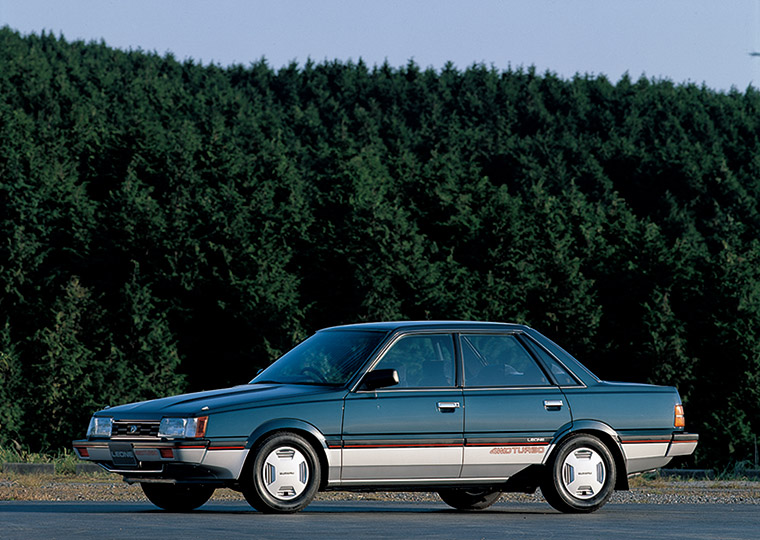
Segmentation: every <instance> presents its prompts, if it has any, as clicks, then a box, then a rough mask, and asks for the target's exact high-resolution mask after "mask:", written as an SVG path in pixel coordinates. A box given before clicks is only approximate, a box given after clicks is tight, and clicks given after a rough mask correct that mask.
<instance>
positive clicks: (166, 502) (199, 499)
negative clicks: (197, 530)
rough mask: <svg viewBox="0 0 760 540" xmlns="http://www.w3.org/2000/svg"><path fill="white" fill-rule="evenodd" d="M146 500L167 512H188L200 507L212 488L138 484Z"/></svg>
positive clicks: (208, 497) (206, 499) (209, 495)
mask: <svg viewBox="0 0 760 540" xmlns="http://www.w3.org/2000/svg"><path fill="white" fill-rule="evenodd" d="M140 487H142V490H143V493H145V496H146V497H148V500H149V501H150V502H152V503H153V504H155V505H156V506H158V507H159V508H163V509H164V510H168V511H169V512H189V511H190V510H195V509H196V508H198V507H199V506H202V505H203V504H205V503H206V501H208V500H209V499H210V498H211V495H213V494H214V488H213V487H209V486H201V485H197V484H147V483H144V484H140Z"/></svg>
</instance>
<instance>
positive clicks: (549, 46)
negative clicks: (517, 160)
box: [0, 0, 760, 91]
mask: <svg viewBox="0 0 760 540" xmlns="http://www.w3.org/2000/svg"><path fill="white" fill-rule="evenodd" d="M5 25H7V26H9V27H11V28H13V29H15V30H18V31H20V32H22V33H23V34H29V33H40V32H41V31H43V30H46V31H52V32H54V33H55V34H63V36H64V37H65V38H66V39H68V40H70V41H71V40H76V39H83V40H86V41H91V40H97V41H99V40H101V39H103V40H105V42H106V43H107V44H108V45H110V46H113V47H118V48H121V49H143V50H146V51H156V52H158V53H159V54H164V53H167V52H172V53H173V54H174V55H175V57H177V58H178V59H180V60H181V59H185V58H193V59H195V60H196V61H201V62H203V63H210V62H213V63H217V64H221V65H229V64H232V63H240V64H243V65H248V64H250V63H251V62H254V61H257V60H259V59H261V58H262V57H263V58H266V60H267V61H268V63H269V65H271V66H273V67H275V68H279V67H281V66H283V65H285V64H288V63H289V62H291V61H297V62H298V63H299V64H303V63H304V62H305V61H306V60H307V59H308V58H311V59H313V60H315V61H322V60H325V59H327V60H334V59H338V60H342V61H345V60H349V59H351V60H354V61H356V60H358V59H359V58H362V59H364V61H365V62H366V63H368V64H369V65H375V64H382V63H383V62H384V61H385V60H387V61H388V62H389V63H390V64H391V65H392V66H395V67H398V66H402V65H405V64H406V63H407V62H408V61H409V60H411V59H413V60H414V61H415V62H416V63H417V64H418V65H420V66H422V67H428V66H432V67H434V68H440V67H442V66H443V65H444V64H445V63H446V62H447V61H452V62H454V64H455V65H456V66H457V67H459V68H466V67H468V66H470V65H472V64H473V63H484V64H486V65H489V66H490V65H493V66H495V67H496V68H497V69H500V70H501V69H506V68H507V67H508V66H510V65H511V66H512V67H513V68H515V67H518V66H526V67H527V66H530V65H535V66H536V68H537V69H538V70H539V71H541V72H543V71H546V70H550V71H553V72H555V73H557V74H559V75H560V76H562V77H566V78H567V77H572V76H573V75H574V74H575V73H577V72H580V73H590V74H601V73H603V74H605V75H607V76H608V77H609V78H610V79H611V80H612V81H613V82H614V81H617V80H618V79H620V76H621V75H622V74H623V73H625V72H628V73H629V74H630V75H631V76H632V77H633V78H638V77H639V76H640V75H642V74H644V75H645V76H647V77H656V78H668V79H671V80H673V81H675V82H686V81H688V82H695V83H697V84H702V83H703V82H704V83H705V84H707V85H708V86H710V87H712V88H716V89H720V90H728V89H729V88H731V86H735V87H737V88H738V89H739V90H742V91H743V90H744V89H745V88H746V87H747V86H748V85H749V84H753V85H754V86H756V87H760V57H752V56H750V54H749V53H750V52H753V51H760V0H730V1H718V0H712V1H706V0H564V1H560V0H524V1H520V2H518V1H512V0H481V1H476V0H470V1H465V0H458V1H450V0H403V1H397V0H375V1H368V0H311V1H307V0H269V1H258V0H206V1H200V0H121V1H117V0H66V1H62V0H48V1H43V0H0V26H5Z"/></svg>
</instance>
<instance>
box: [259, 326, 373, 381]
mask: <svg viewBox="0 0 760 540" xmlns="http://www.w3.org/2000/svg"><path fill="white" fill-rule="evenodd" d="M383 337H385V333H384V332H366V331H352V330H332V331H326V332H317V333H316V334H314V335H313V336H311V337H310V338H309V339H307V340H306V341H304V342H302V343H301V344H300V345H298V346H296V347H295V348H294V349H291V350H290V351H288V352H287V353H285V354H284V355H283V356H282V357H280V359H279V360H277V361H276V362H275V363H273V364H272V365H271V366H269V367H268V368H266V369H265V370H264V371H262V372H261V373H259V374H258V375H257V376H256V378H255V379H253V380H252V381H251V383H252V384H255V383H286V384H324V385H330V386H343V385H345V384H346V383H348V381H350V380H351V379H352V378H353V376H354V374H355V373H356V371H357V370H358V369H359V368H360V367H362V365H364V362H365V361H366V360H367V358H368V357H369V355H370V354H371V353H372V351H374V350H375V348H376V347H377V345H378V344H379V343H380V341H381V340H382V339H383Z"/></svg>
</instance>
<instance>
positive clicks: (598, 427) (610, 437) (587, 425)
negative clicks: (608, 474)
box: [543, 420, 628, 491]
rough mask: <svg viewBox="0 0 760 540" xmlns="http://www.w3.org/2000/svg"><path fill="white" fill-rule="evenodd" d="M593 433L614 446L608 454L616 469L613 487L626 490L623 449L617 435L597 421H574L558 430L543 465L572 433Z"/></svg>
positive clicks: (626, 473) (626, 471)
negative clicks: (613, 460) (615, 480)
mask: <svg viewBox="0 0 760 540" xmlns="http://www.w3.org/2000/svg"><path fill="white" fill-rule="evenodd" d="M594 432H597V433H599V432H601V433H603V434H604V435H606V436H607V437H605V438H606V440H607V442H610V441H611V442H612V443H613V444H614V447H611V448H610V452H611V453H612V457H613V458H614V459H615V465H616V466H617V469H618V474H617V485H616V486H615V489H618V490H623V491H626V490H628V464H627V463H626V461H625V453H624V452H623V447H622V445H621V442H620V436H619V435H618V433H617V431H615V430H614V429H613V428H612V427H611V426H610V425H608V424H605V423H604V422H600V421H598V420H576V421H573V422H570V423H569V424H565V425H564V426H562V427H561V428H559V429H558V430H557V432H556V433H555V434H554V442H552V445H551V447H550V448H549V451H548V452H547V453H546V456H545V457H544V462H543V463H544V465H545V464H546V463H547V462H548V460H549V459H550V456H551V454H552V453H553V452H554V449H555V448H556V447H557V445H558V444H560V443H561V442H562V440H564V439H566V438H567V437H568V436H570V435H572V434H573V433H591V434H593V433H594Z"/></svg>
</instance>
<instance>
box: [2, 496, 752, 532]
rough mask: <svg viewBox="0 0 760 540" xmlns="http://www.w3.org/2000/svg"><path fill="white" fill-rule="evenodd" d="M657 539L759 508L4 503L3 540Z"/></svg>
mask: <svg viewBox="0 0 760 540" xmlns="http://www.w3.org/2000/svg"><path fill="white" fill-rule="evenodd" d="M241 537H249V538H257V539H259V538H277V539H285V538H319V539H324V538H342V539H344V540H348V539H353V538H361V540H367V539H371V538H456V539H470V538H473V539H490V538H534V539H535V538H562V539H572V538H579V539H584V540H593V539H596V538H604V539H609V538H647V539H651V538H657V539H658V540H662V539H668V538H677V539H686V538H688V539H691V540H699V539H721V540H730V539H756V538H759V537H760V508H758V507H757V506H756V505H727V504H697V505H694V504H685V505H655V504H652V505H650V504H608V505H607V506H605V507H604V508H602V509H601V510H600V511H598V512H596V513H594V514H590V515H564V514H560V513H558V512H555V511H554V510H552V509H551V507H549V506H548V505H546V504H538V503H531V504H505V503H499V504H497V505H495V506H493V507H491V508H490V509H488V510H486V511H481V512H455V511H453V510H448V509H447V507H446V506H445V505H443V504H442V503H405V502H376V501H349V502H327V501H318V502H315V503H312V505H310V506H309V507H308V508H307V509H306V510H305V511H303V512H301V513H300V514H294V515H286V516H278V515H264V514H259V513H256V512H254V511H252V510H251V508H250V507H249V506H247V505H246V504H244V503H240V502H211V503H208V504H206V505H205V506H203V507H202V508H201V509H200V510H198V511H195V512H192V513H189V514H170V513H166V512H161V511H158V510H156V509H155V507H154V506H152V505H150V504H148V503H116V502H114V503H93V502H13V501H10V502H0V538H2V539H3V540H16V539H39V538H45V539H58V538H64V539H68V538H76V539H77V540H80V539H89V538H97V539H99V540H102V539H105V538H115V539H120V538H125V539H130V540H135V539H138V540H146V539H151V538H162V539H165V538H203V539H206V538H225V539H226V540H230V539H232V538H241Z"/></svg>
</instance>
